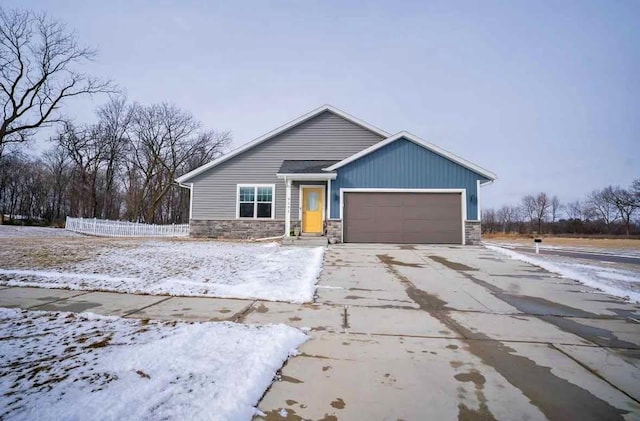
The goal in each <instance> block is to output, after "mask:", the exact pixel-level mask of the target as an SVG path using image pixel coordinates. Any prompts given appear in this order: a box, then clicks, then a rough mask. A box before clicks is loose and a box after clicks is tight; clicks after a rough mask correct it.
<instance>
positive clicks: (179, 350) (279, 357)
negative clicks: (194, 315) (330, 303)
mask: <svg viewBox="0 0 640 421" xmlns="http://www.w3.org/2000/svg"><path fill="white" fill-rule="evenodd" d="M0 332H1V333H0V367H1V369H0V390H2V394H1V395H0V419H7V420H80V419H101V420H121V419H184V420H190V419H220V420H240V419H250V418H251V417H252V416H253V415H254V413H255V409H254V406H255V405H256V404H257V403H258V401H259V399H260V398H261V396H262V394H263V393H264V391H265V390H266V389H267V387H268V386H269V385H270V384H271V382H272V380H273V378H274V375H275V374H276V372H277V370H279V369H280V367H281V366H282V364H283V363H284V361H285V360H286V359H287V358H288V357H289V355H292V354H294V353H295V352H296V351H295V350H296V348H297V347H298V346H300V345H301V344H302V343H303V342H304V341H305V340H306V336H305V335H304V334H303V333H302V332H301V331H299V330H297V329H294V328H292V327H288V326H285V325H268V326H251V325H241V324H235V323H185V322H158V321H147V320H142V321H140V320H130V319H123V318H118V317H105V316H97V315H93V314H87V313H83V314H73V313H51V312H39V311H38V312H36V311H24V310H23V311H21V310H13V309H3V308H0Z"/></svg>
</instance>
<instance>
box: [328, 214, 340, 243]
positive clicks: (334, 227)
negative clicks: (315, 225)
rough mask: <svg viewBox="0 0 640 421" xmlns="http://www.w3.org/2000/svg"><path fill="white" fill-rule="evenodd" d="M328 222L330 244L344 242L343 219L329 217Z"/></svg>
mask: <svg viewBox="0 0 640 421" xmlns="http://www.w3.org/2000/svg"><path fill="white" fill-rule="evenodd" d="M326 224H327V234H326V235H327V238H328V239H329V243H330V244H337V243H342V220H341V219H329V220H327V222H326Z"/></svg>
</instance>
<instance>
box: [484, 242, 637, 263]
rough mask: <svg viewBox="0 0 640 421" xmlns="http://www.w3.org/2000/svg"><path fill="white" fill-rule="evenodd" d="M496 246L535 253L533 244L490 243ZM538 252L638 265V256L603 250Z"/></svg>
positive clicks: (548, 250)
mask: <svg viewBox="0 0 640 421" xmlns="http://www.w3.org/2000/svg"><path fill="white" fill-rule="evenodd" d="M491 245H496V246H498V247H504V248H508V249H509V250H515V251H519V252H524V253H528V254H535V248H534V246H514V245H512V244H509V245H506V244H500V243H491ZM540 254H547V255H552V256H565V257H571V258H576V259H585V260H593V261H596V262H610V263H624V264H629V265H638V266H640V256H622V255H618V254H613V253H608V252H603V251H595V250H594V251H588V250H566V249H556V248H553V249H547V248H544V249H540Z"/></svg>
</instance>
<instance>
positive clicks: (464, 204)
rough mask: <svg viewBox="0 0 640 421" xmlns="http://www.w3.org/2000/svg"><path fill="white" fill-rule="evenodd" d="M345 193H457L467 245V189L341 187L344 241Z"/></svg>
mask: <svg viewBox="0 0 640 421" xmlns="http://www.w3.org/2000/svg"><path fill="white" fill-rule="evenodd" d="M345 193H457V194H459V195H460V200H461V206H460V208H461V209H462V212H460V213H461V215H460V218H461V219H460V223H461V224H462V243H461V244H462V245H465V226H464V221H465V220H466V217H467V189H387V188H341V189H340V220H341V221H342V232H341V237H342V240H343V241H344V225H345V221H344V215H343V212H344V194H345Z"/></svg>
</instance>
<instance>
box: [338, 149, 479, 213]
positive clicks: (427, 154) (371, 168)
mask: <svg viewBox="0 0 640 421" xmlns="http://www.w3.org/2000/svg"><path fill="white" fill-rule="evenodd" d="M337 173H338V176H337V177H336V179H335V180H334V181H332V182H331V218H332V219H339V218H340V189H342V188H397V189H401V188H404V189H466V190H467V219H468V220H476V219H478V204H477V200H478V199H477V198H478V192H477V187H478V184H477V181H478V180H480V181H481V182H483V181H486V180H488V179H487V178H486V177H484V176H482V175H480V174H478V173H476V172H474V171H472V170H470V169H468V168H466V167H463V166H461V165H460V164H458V163H455V162H453V161H451V160H449V159H447V158H445V157H443V156H441V155H438V154H436V153H434V152H432V151H430V150H428V149H425V148H423V147H422V146H418V145H417V144H415V143H413V142H411V141H410V140H407V139H398V140H396V141H395V142H392V143H390V144H388V145H386V146H383V147H382V148H380V149H378V150H376V151H374V152H371V153H370V154H368V155H365V156H363V157H362V158H360V159H357V160H355V161H353V162H351V163H349V164H347V165H345V166H344V167H342V168H339V169H338V170H337Z"/></svg>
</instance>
